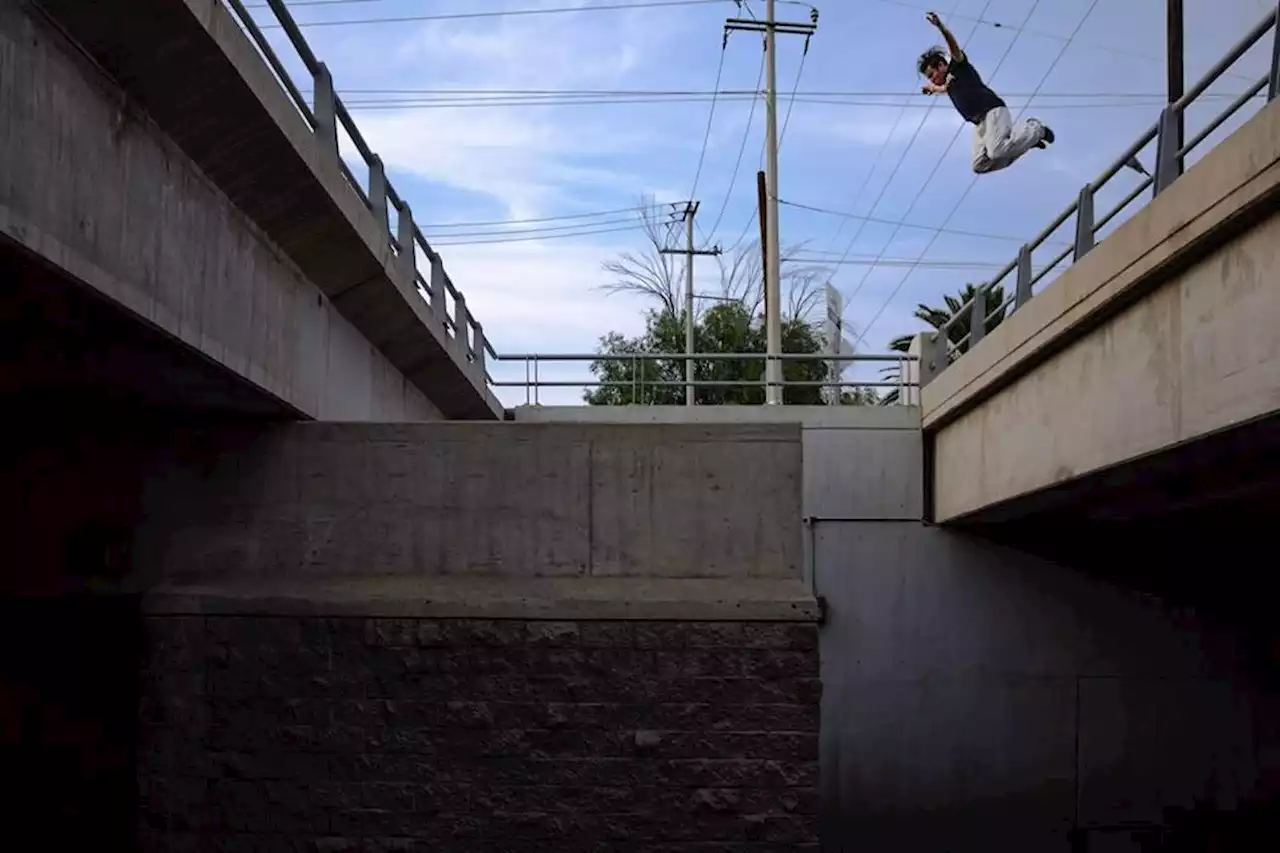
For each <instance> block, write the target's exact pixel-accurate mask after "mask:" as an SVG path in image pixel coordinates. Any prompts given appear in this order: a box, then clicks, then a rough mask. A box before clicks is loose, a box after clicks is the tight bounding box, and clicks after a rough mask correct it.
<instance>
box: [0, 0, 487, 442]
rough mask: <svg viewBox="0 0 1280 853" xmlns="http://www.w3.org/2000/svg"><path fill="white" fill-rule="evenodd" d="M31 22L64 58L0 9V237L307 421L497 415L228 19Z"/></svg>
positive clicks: (60, 5)
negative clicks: (0, 168)
mask: <svg viewBox="0 0 1280 853" xmlns="http://www.w3.org/2000/svg"><path fill="white" fill-rule="evenodd" d="M41 8H42V9H44V10H45V11H47V12H49V13H50V14H51V15H52V16H53V17H54V19H55V20H56V23H57V25H58V26H59V27H61V28H63V29H64V30H66V31H67V32H68V33H70V35H71V36H72V37H73V38H74V39H76V43H75V44H72V43H69V42H68V41H67V40H66V39H65V38H63V37H62V36H61V35H59V34H58V33H56V32H55V31H54V29H53V27H52V26H50V24H49V22H48V21H47V20H45V19H44V18H43V17H42V16H41V15H40V14H38V13H37V12H35V11H32V7H30V6H29V5H27V4H20V3H13V2H11V3H5V4H4V5H3V7H2V8H0V68H2V69H3V72H2V73H0V112H2V113H3V114H4V115H5V127H4V129H3V131H0V160H3V162H4V163H5V169H4V173H3V175H2V176H0V238H6V239H7V240H9V241H12V243H14V244H16V245H17V246H18V247H20V248H22V249H24V250H27V251H30V252H32V253H33V254H35V255H37V256H39V257H41V258H42V259H44V260H45V261H47V262H48V263H50V264H51V265H52V266H53V267H55V268H57V269H58V270H59V271H60V272H61V273H62V274H63V275H65V276H66V277H68V278H70V279H73V280H76V281H78V282H80V283H82V284H83V285H87V286H88V287H89V288H91V289H92V290H93V291H96V292H97V293H100V294H101V295H102V296H104V297H106V298H107V299H109V300H111V301H112V302H114V303H115V304H117V305H119V306H121V307H123V308H124V309H126V310H127V311H129V312H131V313H132V314H133V315H135V316H136V317H137V318H139V319H140V320H142V321H144V322H147V323H150V324H153V325H154V326H156V327H158V328H159V329H161V330H163V331H164V332H166V333H167V334H169V335H171V336H172V337H173V338H175V339H176V340H178V341H181V342H183V343H185V344H186V345H187V346H189V347H191V348H193V349H194V350H196V351H198V352H200V353H202V354H203V355H205V356H207V357H208V358H210V359H212V360H214V361H216V362H218V363H220V364H222V365H224V366H225V367H226V369H228V370H230V371H234V372H235V373H236V374H238V375H241V376H244V377H246V378H247V379H249V380H250V381H252V382H253V383H254V384H256V385H257V386H259V387H261V388H262V389H264V391H266V392H267V393H269V394H271V395H273V396H274V397H276V398H278V399H280V400H283V401H284V402H285V403H287V404H288V405H290V406H292V407H294V408H295V409H297V410H299V411H301V412H302V413H304V414H306V415H309V416H311V417H317V418H329V419H359V420H366V419H378V420H382V419H397V420H399V419H409V420H417V419H431V418H438V417H440V416H441V414H442V413H443V414H444V415H445V416H450V417H458V416H470V417H494V416H496V414H497V412H498V411H500V409H499V407H498V406H497V404H496V401H495V400H493V399H492V395H490V394H489V393H488V392H487V390H485V389H484V387H483V379H482V378H480V379H477V377H476V376H474V375H472V374H474V373H475V370H474V369H473V368H474V365H468V366H466V367H463V366H460V364H461V362H459V361H458V359H460V358H461V356H460V355H459V354H458V353H455V352H453V351H452V344H450V343H449V341H447V340H446V339H445V338H443V337H441V334H442V328H443V327H442V324H441V321H440V320H439V319H438V318H435V317H433V316H432V315H431V312H430V309H429V308H428V307H427V306H426V304H425V303H424V302H423V300H422V299H421V298H420V297H419V296H418V295H417V293H416V291H415V290H414V289H413V287H412V285H411V284H410V283H408V282H407V281H400V279H399V278H397V277H396V276H395V275H393V274H392V270H393V258H392V255H391V250H390V247H389V246H388V244H387V242H386V239H385V237H384V236H382V234H381V232H380V231H379V229H378V228H377V225H376V223H375V222H374V217H373V215H372V214H371V213H369V212H368V211H367V210H365V209H364V207H363V204H362V203H361V202H360V200H359V199H358V198H356V197H355V194H354V192H353V191H352V190H351V189H350V187H349V186H348V185H347V184H346V183H345V179H344V178H343V177H342V175H341V174H340V171H339V166H338V162H337V159H336V157H335V158H331V159H326V158H325V157H324V156H323V155H322V153H321V148H320V146H319V145H318V144H317V143H316V141H315V140H314V138H313V137H312V136H311V135H310V132H309V130H308V129H307V128H306V127H305V123H303V120H302V118H301V116H300V115H298V113H297V111H296V110H295V109H293V108H292V107H291V106H290V105H289V102H288V99H287V98H288V96H287V95H286V94H285V93H284V92H283V91H282V90H281V89H280V87H279V84H278V83H277V82H276V81H275V80H274V78H273V77H272V76H271V74H270V72H269V70H268V69H267V68H266V66H265V64H264V63H263V62H262V60H261V58H260V57H259V56H258V55H257V54H256V53H255V52H254V51H253V48H252V47H251V46H250V45H249V44H248V42H247V41H246V40H245V38H244V36H243V35H242V33H241V32H240V31H239V29H238V28H237V27H236V25H235V24H234V22H233V21H232V20H231V19H230V17H229V15H228V13H227V12H226V10H225V9H223V8H222V6H221V5H220V4H218V3H212V2H194V0H193V2H192V3H190V4H188V3H183V2H179V0H146V2H143V3H133V4H130V10H129V14H128V15H127V16H126V17H123V18H122V17H121V16H120V14H119V10H118V9H116V8H115V7H114V6H113V5H111V4H96V3H81V2H56V0H50V2H48V3H43V4H41ZM82 50H83V51H84V52H85V53H87V54H88V57H86V56H85V55H84V54H83V53H81V51H82ZM175 56H180V57H181V60H180V61H176V60H175ZM90 58H91V59H90ZM95 63H96V64H95ZM104 71H105V72H106V73H105V74H104ZM300 124H301V125H302V128H301V129H300V128H299V125H300ZM446 364H447V365H448V368H447V369H446V368H445V367H444V365H446Z"/></svg>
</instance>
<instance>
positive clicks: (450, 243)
mask: <svg viewBox="0 0 1280 853" xmlns="http://www.w3.org/2000/svg"><path fill="white" fill-rule="evenodd" d="M644 227H645V226H644V224H643V223H637V224H635V225H622V226H618V227H614V228H598V229H594V230H588V231H576V232H574V233H572V234H537V235H534V236H532V237H506V238H502V237H500V238H496V239H493V240H457V241H453V240H448V241H443V240H442V241H437V242H433V243H432V244H431V245H432V247H434V248H442V247H444V246H480V245H492V244H497V243H528V242H530V241H535V240H561V239H564V238H566V237H589V236H591V235H592V234H614V233H617V232H620V231H640V230H643V229H644Z"/></svg>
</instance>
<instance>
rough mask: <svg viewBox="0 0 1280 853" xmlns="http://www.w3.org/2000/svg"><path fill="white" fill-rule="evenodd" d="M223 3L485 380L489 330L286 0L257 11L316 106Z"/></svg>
mask: <svg viewBox="0 0 1280 853" xmlns="http://www.w3.org/2000/svg"><path fill="white" fill-rule="evenodd" d="M223 2H225V3H226V4H227V6H228V7H229V8H230V9H231V11H232V12H233V13H234V14H235V16H236V17H237V18H238V19H239V20H240V24H241V26H243V27H244V30H245V32H246V33H247V34H248V35H249V37H250V39H252V41H253V42H254V44H255V45H256V46H257V48H258V51H259V52H260V53H261V54H262V56H263V58H264V59H265V60H266V62H267V64H268V65H269V66H270V67H271V70H272V71H273V72H274V74H275V76H276V78H277V80H279V82H280V85H282V86H283V87H284V89H285V91H286V92H288V94H289V96H290V98H291V99H292V100H293V102H294V104H295V106H297V108H298V112H299V113H301V114H302V117H303V119H305V120H306V122H307V123H308V124H309V125H310V126H311V128H312V130H313V132H314V133H315V135H316V138H317V139H318V140H319V141H320V142H321V144H323V145H324V146H325V148H326V149H328V150H329V151H331V152H332V153H333V154H334V155H335V156H337V157H338V163H339V164H340V165H341V167H342V173H343V175H345V176H346V179H347V183H348V185H349V186H350V188H351V190H352V191H353V192H354V193H355V194H356V195H357V196H358V197H359V199H360V200H361V202H363V203H364V206H365V207H366V208H368V209H369V210H370V211H372V212H373V214H374V216H375V217H376V218H377V220H378V224H379V225H380V226H381V227H382V230H383V232H384V233H385V235H386V238H387V242H388V245H389V246H390V247H391V251H392V252H393V254H394V255H395V257H396V259H397V263H399V264H401V265H403V267H404V268H406V269H405V272H406V273H407V272H408V270H412V271H413V276H414V280H415V281H416V283H417V287H418V293H419V295H420V296H422V298H423V299H424V300H426V302H427V304H428V305H429V306H430V308H431V311H432V313H433V314H435V315H436V316H438V317H439V318H440V319H441V322H442V324H443V326H444V329H445V333H446V334H447V335H448V336H449V337H450V339H451V340H452V342H453V345H454V346H455V347H456V348H458V349H461V350H462V352H464V353H465V354H466V358H467V360H468V361H469V362H473V363H476V365H477V366H476V369H477V370H478V371H479V374H480V375H482V376H483V375H485V366H484V361H485V355H486V354H488V355H494V354H495V353H494V351H493V347H492V346H491V345H490V344H489V342H488V341H487V340H486V339H485V335H484V328H483V326H481V324H480V322H479V321H478V320H476V319H475V317H473V316H472V315H471V313H470V312H469V311H468V310H467V300H466V297H464V296H463V295H462V292H461V291H460V290H458V288H457V287H455V286H454V284H453V282H452V281H451V280H450V279H449V274H448V273H447V272H445V269H444V263H443V262H442V260H441V259H440V255H439V254H438V253H436V251H435V250H434V249H432V248H431V245H430V244H429V243H428V242H427V238H426V237H425V236H423V234H422V230H421V229H420V228H418V226H417V225H415V224H414V221H413V212H412V211H411V210H410V208H409V204H408V202H406V201H405V200H404V199H403V198H402V197H401V196H400V195H399V193H397V192H396V190H395V187H393V186H392V185H391V182H390V181H388V180H387V173H386V168H385V167H384V166H383V163H382V159H381V158H380V157H378V155H377V154H375V153H373V151H372V149H370V147H369V144H368V143H367V142H366V141H365V138H364V136H363V135H362V134H361V133H360V129H359V127H357V126H356V123H355V121H354V120H353V119H352V118H351V113H350V112H348V111H347V108H346V106H345V105H344V104H343V103H342V98H340V97H338V94H337V92H336V91H335V90H334V86H333V77H332V75H331V74H330V73H329V69H328V68H327V67H326V66H325V64H324V63H323V62H321V61H320V60H319V59H318V58H317V57H316V55H315V53H314V52H313V51H312V50H311V46H310V45H309V44H307V40H306V38H304V37H303V35H302V30H301V29H299V27H298V24H297V22H296V21H294V19H293V15H292V14H290V12H289V10H288V8H287V7H286V6H285V4H284V2H283V0H263V2H262V3H261V4H259V5H256V6H255V7H254V8H260V9H266V10H269V11H270V13H271V15H272V17H274V19H275V21H276V24H275V25H276V26H278V27H279V28H280V29H282V30H283V31H284V33H285V35H286V37H287V38H288V40H289V43H290V44H291V45H292V46H293V49H294V50H295V51H296V52H297V55H298V58H299V59H300V60H301V62H302V65H303V67H304V68H306V70H307V72H308V73H310V74H311V77H312V87H311V89H312V101H311V102H310V103H309V102H308V101H307V99H306V98H305V97H303V94H302V90H301V89H299V88H298V85H297V83H295V82H294V81H293V78H292V77H290V75H289V72H288V70H287V69H286V68H285V65H284V63H283V62H281V61H280V57H279V56H278V55H277V54H276V52H275V50H274V49H273V48H272V47H271V44H270V42H269V41H268V40H267V37H266V36H265V35H264V34H263V32H262V29H263V28H262V27H261V26H259V24H258V22H257V21H256V20H255V19H254V16H253V15H252V14H251V13H250V12H249V10H248V8H246V7H245V5H244V3H243V2H242V0H223ZM339 128H341V129H342V130H343V131H345V132H346V134H347V137H348V138H349V139H350V140H351V143H352V146H353V147H354V148H355V150H356V152H358V153H359V155H360V157H361V159H362V160H363V161H364V163H365V165H366V166H367V167H368V181H367V186H365V185H362V182H361V181H360V180H359V179H358V178H357V177H356V176H355V175H354V174H353V173H352V171H351V167H350V166H349V165H348V164H347V162H346V161H345V160H344V159H343V158H342V157H341V156H340V155H339V148H338V134H339ZM392 212H394V213H395V216H396V228H395V232H394V234H393V233H392V229H391V218H390V215H391V213H392ZM418 249H421V251H422V253H423V255H425V256H426V258H427V260H428V261H429V262H430V269H431V272H430V275H429V276H426V277H424V276H423V274H422V271H421V270H420V269H418V264H417V250H418Z"/></svg>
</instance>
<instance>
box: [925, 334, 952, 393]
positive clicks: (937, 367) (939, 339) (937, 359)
mask: <svg viewBox="0 0 1280 853" xmlns="http://www.w3.org/2000/svg"><path fill="white" fill-rule="evenodd" d="M923 358H924V359H927V360H928V363H929V370H928V373H927V374H926V372H925V368H924V367H923V366H922V367H921V368H920V387H921V388H923V387H924V386H925V385H926V384H927V383H928V382H929V380H931V379H937V378H938V376H939V375H941V373H942V371H944V370H946V369H947V367H948V366H950V364H951V333H950V331H949V330H948V329H947V328H946V327H945V326H944V327H943V328H941V329H939V330H938V331H937V332H935V333H934V334H933V340H932V341H931V343H930V346H929V352H928V353H926V354H925V355H924V357H923ZM924 363H925V362H924V360H922V361H921V365H923V364H924Z"/></svg>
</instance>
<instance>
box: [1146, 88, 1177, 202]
mask: <svg viewBox="0 0 1280 853" xmlns="http://www.w3.org/2000/svg"><path fill="white" fill-rule="evenodd" d="M1181 173H1182V158H1181V157H1180V156H1178V111H1177V109H1176V108H1175V107H1174V105H1173V104H1170V105H1169V106H1167V107H1165V108H1164V111H1163V112H1161V113H1160V131H1159V133H1157V134H1156V176H1155V180H1154V181H1152V184H1153V185H1154V187H1155V189H1154V191H1153V193H1152V194H1153V195H1160V193H1162V192H1164V191H1165V190H1167V189H1168V188H1169V185H1170V184H1172V183H1173V182H1174V181H1176V180H1177V179H1178V176H1179V175H1180V174H1181Z"/></svg>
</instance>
